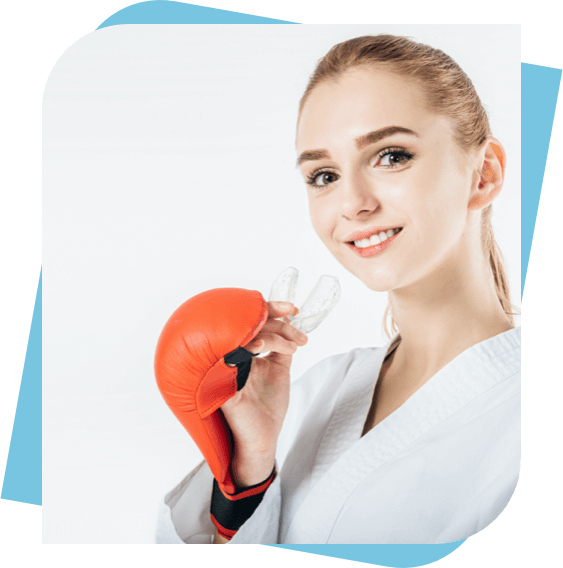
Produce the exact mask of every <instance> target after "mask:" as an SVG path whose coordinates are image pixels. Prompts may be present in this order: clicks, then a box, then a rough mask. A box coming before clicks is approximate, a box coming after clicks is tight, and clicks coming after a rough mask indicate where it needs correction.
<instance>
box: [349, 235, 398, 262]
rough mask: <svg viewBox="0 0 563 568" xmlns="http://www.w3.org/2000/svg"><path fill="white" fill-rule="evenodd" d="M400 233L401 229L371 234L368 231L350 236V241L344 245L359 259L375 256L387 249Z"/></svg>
mask: <svg viewBox="0 0 563 568" xmlns="http://www.w3.org/2000/svg"><path fill="white" fill-rule="evenodd" d="M401 231H402V227H396V228H394V229H387V230H381V231H379V232H373V231H370V230H369V229H368V230H367V231H363V232H358V233H353V234H352V235H350V237H351V238H350V241H349V242H347V243H346V245H347V246H349V247H350V249H352V250H353V251H354V252H355V253H356V254H358V255H359V256H361V257H364V258H365V257H371V256H375V255H377V254H379V253H381V252H383V251H384V250H385V249H387V248H388V247H389V245H390V244H391V243H392V242H393V241H394V240H395V239H396V238H397V235H398V234H399V233H400V232H401ZM370 233H371V235H370ZM368 235H370V236H368Z"/></svg>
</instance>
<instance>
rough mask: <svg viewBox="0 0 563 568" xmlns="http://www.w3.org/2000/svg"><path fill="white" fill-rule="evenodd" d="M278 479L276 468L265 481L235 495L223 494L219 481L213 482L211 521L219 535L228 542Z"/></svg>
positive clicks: (240, 490)
mask: <svg viewBox="0 0 563 568" xmlns="http://www.w3.org/2000/svg"><path fill="white" fill-rule="evenodd" d="M275 477H276V470H275V468H274V469H273V470H272V473H271V474H270V475H269V476H268V478H267V479H266V480H265V481H262V482H261V483H257V484H256V485H252V486H251V487H245V488H243V489H237V491H236V492H235V493H233V494H232V495H231V494H227V493H223V491H221V489H220V488H219V484H218V483H217V480H215V479H214V480H213V493H212V496H211V520H212V522H213V524H214V525H215V526H216V527H217V530H218V532H219V534H220V535H221V536H223V537H225V538H227V539H228V540H230V539H231V538H233V536H234V535H235V533H236V532H237V531H238V530H239V529H240V527H241V526H242V525H243V523H244V522H246V521H247V520H248V519H249V518H250V517H251V516H252V513H254V511H255V510H256V508H257V507H258V505H260V503H261V501H262V499H263V497H264V493H265V492H266V489H268V487H269V486H270V485H271V483H272V482H273V481H274V479H275Z"/></svg>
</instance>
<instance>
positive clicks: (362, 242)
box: [350, 227, 402, 248]
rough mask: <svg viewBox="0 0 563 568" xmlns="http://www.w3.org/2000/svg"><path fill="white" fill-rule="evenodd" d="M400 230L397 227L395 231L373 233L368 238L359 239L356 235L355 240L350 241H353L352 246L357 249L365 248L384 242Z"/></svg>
mask: <svg viewBox="0 0 563 568" xmlns="http://www.w3.org/2000/svg"><path fill="white" fill-rule="evenodd" d="M401 230H402V227H398V228H396V229H387V230H386V231H379V232H377V233H374V234H372V235H371V236H370V237H364V238H361V237H360V236H359V235H357V236H356V238H354V239H350V240H351V241H353V243H354V245H355V246H357V247H358V248H366V247H369V246H373V245H378V244H380V243H382V242H384V241H385V240H387V239H389V238H391V237H393V236H394V235H396V234H397V233H398V232H400V231H401Z"/></svg>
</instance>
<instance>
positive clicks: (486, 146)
mask: <svg viewBox="0 0 563 568" xmlns="http://www.w3.org/2000/svg"><path fill="white" fill-rule="evenodd" d="M479 161H480V163H479V166H480V170H479V176H478V179H477V183H476V184H475V186H474V187H472V188H471V196H470V199H469V203H468V205H467V208H468V209H469V210H470V211H479V210H481V209H484V208H485V207H487V206H488V205H490V204H491V203H492V202H493V201H494V200H495V199H496V198H497V196H498V194H499V193H500V190H501V189H502V184H503V182H504V170H505V166H506V153H505V151H504V148H503V147H502V144H501V143H500V142H499V141H498V140H497V139H496V138H487V139H486V140H485V142H483V145H482V146H481V150H480V152H479Z"/></svg>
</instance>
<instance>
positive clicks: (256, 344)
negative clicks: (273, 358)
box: [243, 332, 298, 355]
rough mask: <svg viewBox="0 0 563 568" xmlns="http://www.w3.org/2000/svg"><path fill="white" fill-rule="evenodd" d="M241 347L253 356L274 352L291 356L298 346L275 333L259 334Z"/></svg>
mask: <svg viewBox="0 0 563 568" xmlns="http://www.w3.org/2000/svg"><path fill="white" fill-rule="evenodd" d="M243 347H244V349H246V350H247V351H250V352H251V353H254V354H258V353H267V352H268V351H275V352H276V353H282V354H283V355H293V354H294V353H295V351H297V347H298V344H297V343H296V342H295V341H290V340H288V339H285V338H284V337H282V336H281V335H278V334H276V333H263V332H260V334H259V335H258V336H257V337H255V338H254V339H253V340H252V341H251V342H250V343H248V344H246V345H244V346H243Z"/></svg>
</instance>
